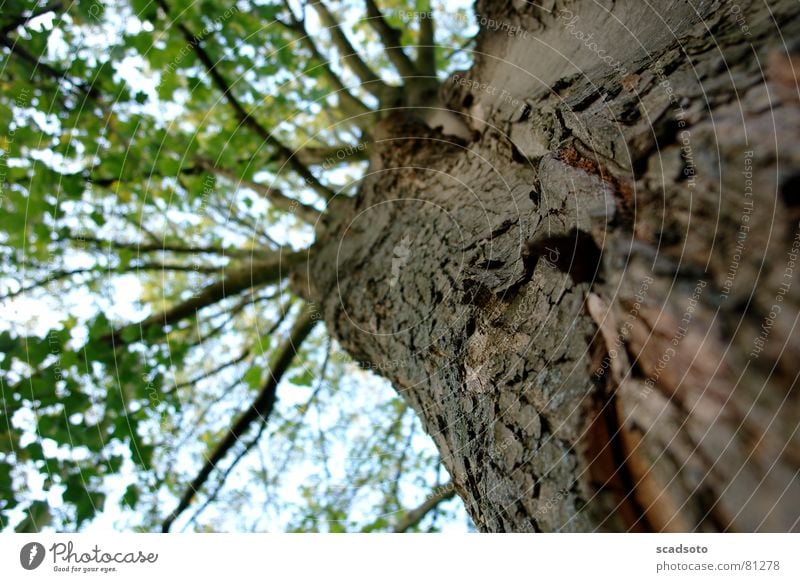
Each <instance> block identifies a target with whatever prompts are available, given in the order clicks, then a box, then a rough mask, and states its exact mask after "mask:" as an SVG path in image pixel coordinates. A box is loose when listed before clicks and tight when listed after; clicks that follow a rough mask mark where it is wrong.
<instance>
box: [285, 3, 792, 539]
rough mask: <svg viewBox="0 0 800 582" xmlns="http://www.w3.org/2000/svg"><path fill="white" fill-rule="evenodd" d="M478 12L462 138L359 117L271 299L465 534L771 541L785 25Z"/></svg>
mask: <svg viewBox="0 0 800 582" xmlns="http://www.w3.org/2000/svg"><path fill="white" fill-rule="evenodd" d="M654 4H655V5H654ZM734 6H735V8H734ZM477 12H478V17H479V20H480V22H481V25H482V27H481V28H482V31H481V34H480V36H479V40H478V46H477V50H476V57H475V63H474V66H473V67H472V69H471V70H470V71H467V72H464V73H462V74H458V75H453V76H452V77H451V78H450V79H449V80H448V82H447V83H446V84H445V87H444V88H443V97H444V98H445V100H446V103H447V105H448V107H449V108H451V109H453V110H455V111H457V112H459V113H460V114H461V115H463V117H464V119H465V121H466V122H467V124H468V125H469V126H470V128H471V130H472V132H473V134H474V140H473V141H471V142H469V143H465V142H463V141H461V140H459V139H457V138H452V137H449V136H447V135H445V134H443V133H441V132H440V131H438V130H437V129H431V128H429V127H428V126H427V125H426V124H425V123H423V122H422V121H421V120H420V119H419V118H417V117H415V116H414V115H413V114H411V113H405V114H394V115H390V116H388V117H387V118H386V119H384V120H383V121H382V122H381V123H380V125H379V127H378V128H377V130H376V132H375V140H374V144H373V146H372V148H373V149H372V152H371V166H370V171H369V172H368V174H367V176H366V177H365V178H364V180H363V183H362V185H361V188H360V190H359V194H358V196H357V198H356V199H355V200H338V199H337V200H336V201H335V203H336V208H337V211H336V212H335V213H333V212H329V213H326V214H325V215H324V217H323V220H322V223H321V225H320V227H319V228H318V241H317V243H316V245H317V252H316V253H315V255H314V256H313V258H312V259H311V263H310V266H309V267H308V270H307V271H304V272H302V273H300V272H298V273H296V274H295V275H294V278H293V281H294V286H295V289H296V290H297V291H298V292H300V293H301V294H302V295H304V296H305V297H307V298H308V299H310V300H311V301H314V302H315V303H316V305H317V307H318V308H319V310H320V312H321V313H322V316H323V318H324V320H325V322H326V325H327V326H328V329H329V330H330V332H331V333H332V334H333V336H334V337H336V338H337V339H338V340H339V341H340V343H341V344H342V346H343V347H344V348H345V349H346V350H347V351H348V352H349V353H350V354H352V355H353V356H354V357H355V358H356V359H357V360H359V361H360V362H363V363H364V365H368V366H369V367H371V368H372V369H375V370H377V371H378V372H379V373H381V374H382V375H383V376H385V377H386V378H388V379H389V380H391V381H392V382H393V384H394V385H395V387H396V388H397V390H398V392H399V393H400V394H401V395H402V396H403V398H404V399H405V400H406V401H407V402H408V403H409V404H410V405H411V406H412V407H413V408H414V409H415V410H416V412H417V413H418V414H419V416H420V418H421V419H422V422H423V424H424V426H425V428H426V430H427V431H428V432H429V434H430V435H431V436H432V437H433V439H434V441H435V442H436V445H437V446H438V448H439V450H440V451H441V454H442V459H443V461H444V463H445V465H446V467H447V469H448V471H449V472H450V474H451V476H452V478H453V483H454V486H455V488H456V490H457V492H458V494H459V495H460V496H461V497H462V498H463V499H464V501H465V504H466V507H467V510H468V511H469V513H470V515H471V517H472V518H473V519H474V521H475V523H476V525H477V526H478V527H479V528H480V529H481V530H485V531H525V532H530V531H595V530H611V531H629V530H632V531H689V530H696V531H719V530H725V531H797V530H798V527H800V526H798V516H799V515H800V485H799V484H798V481H797V479H796V476H797V471H798V467H799V466H800V438H798V434H797V427H798V418H800V414H798V413H800V400H799V399H798V390H797V377H798V372H800V367H799V366H798V358H797V354H798V348H800V335H799V334H798V333H797V331H796V323H797V317H798V314H800V282H797V281H793V275H794V269H795V261H796V259H797V256H796V255H797V250H798V248H800V238H798V237H800V223H799V222H798V220H799V219H800V212H798V208H799V207H800V204H798V198H797V186H798V176H800V174H798V167H800V165H799V164H798V161H800V149H799V148H798V145H797V137H798V135H800V91H798V87H797V81H796V76H795V75H796V73H797V71H798V70H800V68H799V67H798V65H800V57H798V56H797V53H796V52H795V51H796V49H797V46H796V43H797V39H798V38H800V19H798V9H797V4H796V2H793V1H791V0H787V1H775V2H770V3H769V4H768V5H767V3H764V2H752V3H750V2H746V1H743V2H741V3H739V4H736V5H734V4H732V3H730V2H715V1H706V2H700V1H699V0H698V1H696V2H687V1H678V0H672V1H665V2H659V3H648V2H641V1H640V0H616V1H598V2H574V1H560V0H556V1H554V0H550V1H549V2H548V1H546V2H542V3H530V2H510V1H505V2H504V1H499V0H497V1H481V2H479V3H478V6H477ZM590 35H591V36H590ZM785 42H790V43H794V44H790V45H787V44H785Z"/></svg>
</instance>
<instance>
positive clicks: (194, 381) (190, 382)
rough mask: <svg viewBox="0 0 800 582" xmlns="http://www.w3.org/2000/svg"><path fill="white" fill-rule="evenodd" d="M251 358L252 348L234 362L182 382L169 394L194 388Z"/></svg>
mask: <svg viewBox="0 0 800 582" xmlns="http://www.w3.org/2000/svg"><path fill="white" fill-rule="evenodd" d="M249 356H250V348H245V349H244V350H243V351H242V353H241V355H239V356H235V357H234V358H233V359H232V360H227V361H226V362H223V363H222V364H220V365H218V366H216V367H215V368H212V369H211V370H209V371H208V372H203V373H202V374H200V375H199V376H195V377H194V378H192V379H191V380H187V381H185V382H181V383H180V384H175V386H174V387H173V388H172V389H171V390H169V391H168V393H169V392H174V391H175V390H181V389H183V388H186V387H188V386H194V385H195V384H197V383H198V382H202V381H203V380H207V379H208V378H210V377H211V376H216V375H217V374H219V373H220V372H222V371H223V370H226V369H227V368H230V367H231V366H235V365H236V364H240V363H242V362H243V361H245V360H246V359H247V358H248V357H249Z"/></svg>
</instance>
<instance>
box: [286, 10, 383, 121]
mask: <svg viewBox="0 0 800 582" xmlns="http://www.w3.org/2000/svg"><path fill="white" fill-rule="evenodd" d="M284 5H285V6H286V10H287V11H288V12H289V17H290V18H291V19H292V21H291V23H282V24H283V25H284V26H286V27H287V28H288V29H289V30H291V31H292V32H294V33H295V34H296V36H297V37H298V39H299V40H300V42H301V43H302V44H303V45H304V46H305V47H306V48H307V49H308V50H309V52H310V53H311V59H312V60H314V61H317V62H318V63H319V64H318V65H317V67H318V68H320V70H321V71H322V72H323V74H324V75H325V78H326V79H327V80H328V83H330V85H331V87H332V88H333V89H334V91H335V92H336V96H337V97H338V99H339V102H340V103H341V107H342V110H343V111H344V113H345V114H346V115H350V116H353V117H354V123H355V124H356V125H358V126H359V127H360V128H361V129H362V130H367V128H369V127H370V125H371V124H370V122H371V120H370V119H369V115H365V114H368V113H371V112H372V110H371V109H370V108H369V107H367V105H366V104H365V103H364V102H363V101H362V100H361V99H359V98H358V97H356V96H355V95H353V94H352V93H351V92H350V90H349V89H348V88H347V86H346V85H345V84H344V82H343V81H342V80H341V78H339V75H337V74H336V72H335V71H334V70H333V69H332V68H331V66H330V61H329V60H328V59H326V58H325V57H324V56H323V55H322V53H321V52H320V50H319V48H317V45H316V43H315V42H314V39H312V38H311V35H310V34H308V30H307V29H306V24H305V19H304V18H298V17H297V16H295V14H294V11H293V10H292V8H291V6H289V3H288V1H287V0H284Z"/></svg>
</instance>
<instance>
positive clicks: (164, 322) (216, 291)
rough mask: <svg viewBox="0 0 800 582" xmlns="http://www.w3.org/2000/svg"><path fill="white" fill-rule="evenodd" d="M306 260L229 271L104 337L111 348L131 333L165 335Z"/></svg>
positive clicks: (301, 256)
mask: <svg viewBox="0 0 800 582" xmlns="http://www.w3.org/2000/svg"><path fill="white" fill-rule="evenodd" d="M307 256H308V251H297V252H293V253H275V257H274V259H273V260H272V261H252V262H251V263H248V264H246V265H243V266H241V267H239V268H237V269H230V270H228V272H227V273H226V274H225V276H224V277H223V279H222V280H221V281H217V282H216V283H212V284H211V285H208V286H207V287H205V288H203V289H202V290H201V291H200V292H198V293H196V294H195V295H193V296H192V297H190V298H189V299H187V300H185V301H183V302H181V303H178V304H177V305H174V306H173V307H170V308H169V309H167V310H165V311H162V312H159V313H155V314H153V315H151V316H150V317H148V318H146V319H144V320H143V321H140V322H139V323H133V324H130V325H127V326H125V327H123V328H121V329H118V330H116V331H114V332H112V333H111V334H109V335H107V336H105V337H104V338H103V340H105V341H108V342H111V343H112V345H117V344H121V345H124V344H126V343H127V341H126V340H125V339H124V336H126V335H128V333H129V330H134V331H135V330H137V329H138V330H139V335H140V337H144V336H145V331H147V330H149V329H152V328H161V330H162V332H163V328H164V327H166V326H168V325H173V324H175V323H177V322H179V321H181V320H182V319H185V318H187V317H191V316H193V315H195V314H196V313H197V312H198V311H200V310H201V309H204V308H206V307H209V306H211V305H214V304H215V303H218V302H220V301H221V300H223V299H225V298H226V297H230V296H232V295H238V294H239V293H241V292H242V291H246V290H247V289H250V288H252V287H256V286H259V285H264V284H266V283H272V282H275V281H277V280H279V279H281V278H283V277H285V276H286V275H287V274H288V271H289V269H291V268H292V267H294V266H296V265H298V264H300V262H301V261H303V260H305V258H306V257H307Z"/></svg>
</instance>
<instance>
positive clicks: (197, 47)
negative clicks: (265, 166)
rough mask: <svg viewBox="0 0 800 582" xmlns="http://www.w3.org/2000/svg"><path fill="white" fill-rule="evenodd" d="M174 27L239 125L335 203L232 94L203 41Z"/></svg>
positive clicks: (162, 0) (179, 24)
mask: <svg viewBox="0 0 800 582" xmlns="http://www.w3.org/2000/svg"><path fill="white" fill-rule="evenodd" d="M156 3H157V4H158V5H159V6H160V7H161V9H162V10H163V11H164V13H165V14H167V15H169V13H170V11H169V6H167V3H166V2H165V0H156ZM173 23H174V25H175V26H177V27H178V30H180V32H181V34H182V35H183V37H184V39H186V42H187V43H188V44H189V46H190V47H191V48H192V49H193V50H194V53H195V55H196V56H197V58H198V59H199V60H200V62H201V63H203V66H204V67H205V68H206V71H207V72H208V74H209V76H210V77H211V80H212V81H213V83H214V85H216V86H217V89H219V90H220V91H221V92H222V94H223V96H224V97H225V99H226V100H227V101H228V103H229V104H230V106H231V108H232V109H233V110H234V112H235V113H236V116H237V117H238V118H239V121H240V122H241V123H242V125H245V126H247V127H249V128H250V129H252V130H253V131H254V132H255V133H256V135H258V136H259V137H260V138H261V139H263V140H264V142H265V143H267V144H269V145H270V146H272V147H273V148H274V149H275V150H276V151H277V153H278V155H279V156H280V158H281V159H283V161H284V162H285V163H287V164H288V165H289V167H291V168H292V169H293V170H294V171H295V172H297V173H298V174H299V175H300V177H301V178H303V180H304V181H305V182H306V184H308V185H309V186H311V188H313V189H314V191H315V192H317V193H318V194H319V195H320V196H322V197H323V198H324V199H325V200H330V199H332V198H333V197H334V196H335V193H334V192H333V191H332V190H331V189H330V188H328V187H327V186H325V185H324V184H322V182H320V181H319V180H317V178H316V176H314V174H312V173H311V171H310V170H309V169H308V168H307V167H306V166H305V164H303V163H302V162H301V161H300V160H299V159H298V157H297V156H295V155H294V152H292V150H291V149H289V148H288V147H286V146H285V145H284V144H283V143H282V142H281V141H280V140H279V139H278V138H276V137H275V136H274V135H272V132H271V131H268V130H267V128H266V127H264V126H263V125H261V123H259V122H258V120H257V119H256V118H255V117H253V116H252V114H251V113H250V112H249V111H247V110H246V109H245V108H244V106H243V105H242V104H241V102H239V100H238V99H237V98H236V96H235V95H234V94H233V91H232V90H231V85H230V84H229V83H228V81H227V80H226V79H225V77H223V76H222V74H221V73H220V72H219V71H218V70H217V67H216V63H215V62H214V60H213V59H212V58H211V56H210V55H209V54H208V52H206V50H205V49H204V48H203V46H202V43H203V39H202V38H201V37H198V36H196V35H194V34H193V33H192V32H191V31H190V30H189V29H188V28H187V27H186V25H185V24H183V23H182V22H177V21H173Z"/></svg>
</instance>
